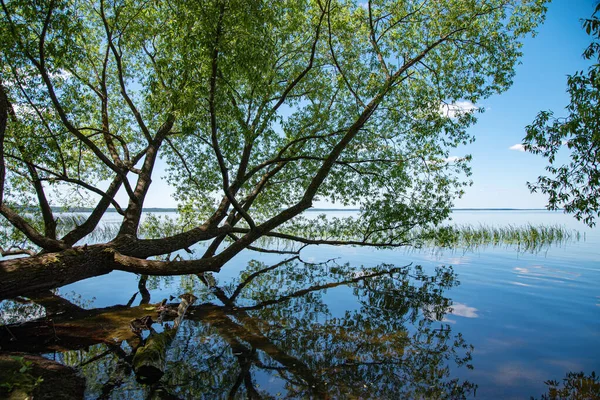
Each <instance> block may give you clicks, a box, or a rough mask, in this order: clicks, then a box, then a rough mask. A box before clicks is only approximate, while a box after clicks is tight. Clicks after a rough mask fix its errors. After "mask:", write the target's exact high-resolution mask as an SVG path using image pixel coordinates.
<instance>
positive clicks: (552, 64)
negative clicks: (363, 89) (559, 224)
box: [456, 0, 596, 208]
mask: <svg viewBox="0 0 600 400" xmlns="http://www.w3.org/2000/svg"><path fill="white" fill-rule="evenodd" d="M595 4H596V1H594V0H556V1H553V2H552V3H551V4H550V5H549V6H548V13H547V15H546V21H545V23H544V24H543V25H542V26H541V27H540V28H539V29H538V35H537V36H536V37H534V38H529V39H527V40H526V41H525V43H524V46H523V49H522V50H523V54H524V55H523V58H522V59H521V64H520V65H519V66H517V68H516V76H515V78H514V81H513V86H512V87H511V88H510V89H509V90H508V91H507V92H504V93H502V94H500V95H497V96H494V97H491V98H489V99H486V100H484V101H482V102H481V104H479V106H482V107H485V108H486V112H485V113H483V114H481V115H480V116H479V121H478V123H477V125H475V126H474V127H473V128H472V129H471V132H472V133H473V134H474V135H475V137H476V141H475V143H474V144H471V145H469V146H466V147H465V148H463V149H458V150H459V151H458V152H457V154H456V155H463V153H461V151H462V152H464V153H470V154H472V155H473V161H472V163H471V166H472V170H473V176H472V180H473V186H472V187H470V188H468V190H467V193H466V195H465V196H464V197H463V198H462V199H459V200H457V202H456V207H460V208H470V207H473V208H485V207H490V208H496V207H511V208H543V207H544V206H545V205H546V203H547V198H546V197H545V196H543V195H541V194H531V193H530V192H529V190H528V189H527V186H526V182H527V181H535V180H536V178H537V177H538V176H539V175H540V174H543V173H544V167H545V166H546V162H545V160H544V159H542V158H541V157H538V156H535V155H532V154H529V153H525V152H522V151H515V150H510V147H511V146H513V145H515V144H518V143H521V140H522V138H523V136H525V126H527V125H529V124H531V122H532V121H533V120H534V118H535V116H536V114H537V113H538V112H539V111H541V110H553V111H554V112H555V115H556V116H564V115H566V113H565V112H564V107H565V106H566V105H567V104H568V103H569V96H568V95H567V93H566V87H567V75H569V74H573V73H574V72H576V71H578V70H583V69H586V68H587V65H588V64H589V62H587V61H586V60H584V59H583V58H582V57H581V54H582V53H583V51H584V50H585V48H586V47H587V46H588V45H589V43H590V37H589V36H588V35H586V33H585V32H584V31H583V29H582V28H581V19H582V18H589V17H590V15H591V14H592V12H593V10H594V7H595Z"/></svg>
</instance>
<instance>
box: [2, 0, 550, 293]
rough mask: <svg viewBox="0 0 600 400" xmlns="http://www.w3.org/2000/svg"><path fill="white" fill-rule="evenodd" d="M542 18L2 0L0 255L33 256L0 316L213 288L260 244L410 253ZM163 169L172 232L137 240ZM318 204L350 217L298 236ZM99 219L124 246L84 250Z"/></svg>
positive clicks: (372, 5)
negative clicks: (195, 276) (124, 274)
mask: <svg viewBox="0 0 600 400" xmlns="http://www.w3.org/2000/svg"><path fill="white" fill-rule="evenodd" d="M544 3H545V1H544V0H528V1H521V0H518V1H517V0H487V1H462V0H461V1H457V0H447V1H368V2H361V3H357V2H352V1H342V0H337V1H333V0H304V1H283V2H277V3H276V4H274V3H272V2H263V1H258V0H254V1H247V0H244V1H241V0H212V1H203V2H196V3H194V2H192V3H190V2H184V1H178V0H173V1H161V0H153V1H147V2H143V3H138V2H132V1H126V0H123V1H105V0H100V1H79V0H49V1H35V2H31V1H19V0H10V1H8V0H0V4H1V5H2V14H1V15H2V16H1V17H0V18H1V23H2V27H3V29H2V31H1V33H0V51H1V54H0V57H1V60H2V64H1V70H0V74H1V76H0V93H1V95H0V96H1V98H0V104H1V106H0V134H1V140H0V143H1V146H2V147H1V148H0V150H1V151H0V154H1V157H2V166H3V168H2V172H1V178H2V179H1V185H0V194H1V195H2V196H1V197H0V198H1V201H2V202H1V206H0V214H1V215H2V216H3V217H4V222H5V228H4V229H2V231H1V234H2V235H3V236H4V237H3V240H2V242H3V243H4V247H6V248H5V249H3V254H4V255H7V254H26V255H29V257H22V258H18V259H10V260H5V261H2V262H1V264H0V265H1V267H0V279H1V280H2V282H3V284H2V288H1V289H0V297H6V296H12V295H15V294H20V293H23V292H24V291H25V290H35V289H47V288H51V287H56V286H60V285H63V284H66V283H69V282H73V281H76V280H79V279H83V278H86V277H90V276H95V275H99V274H104V273H108V272H110V271H112V270H123V271H130V272H135V273H141V274H148V275H174V274H189V273H200V272H203V271H218V270H219V269H220V268H221V267H222V266H223V265H224V264H226V263H227V262H228V261H229V260H231V259H232V258H233V257H234V256H235V255H237V254H239V253H240V252H241V251H243V250H244V249H252V250H263V251H273V250H272V249H264V248H261V247H260V246H261V240H262V239H265V238H266V239H272V238H275V239H278V240H284V241H287V242H290V243H292V244H297V246H295V247H292V248H291V250H289V249H288V250H287V251H292V252H297V251H298V249H299V247H298V246H304V245H309V244H333V245H341V244H352V245H367V246H387V247H390V246H400V245H404V244H406V243H407V242H408V240H409V232H410V230H411V229H412V228H415V227H427V226H430V225H432V224H437V223H439V222H440V221H442V220H443V219H444V218H446V217H447V216H448V214H449V210H450V207H451V205H452V201H453V199H454V198H455V197H456V196H459V195H460V194H461V193H462V190H463V188H464V186H465V185H468V181H467V179H468V178H467V176H468V174H469V168H468V165H467V162H468V159H469V157H468V156H467V157H464V158H461V159H459V160H454V161H450V160H448V157H449V155H450V154H449V152H450V150H451V149H452V148H454V147H455V146H457V145H459V144H466V143H468V142H470V141H471V140H472V137H471V136H470V135H469V134H468V133H467V132H466V129H467V127H469V126H470V125H472V124H473V123H474V122H475V115H474V113H473V112H472V111H468V110H463V109H461V108H460V107H458V106H457V105H456V104H458V102H459V101H469V102H471V103H473V104H475V103H477V102H478V101H479V100H481V99H482V98H485V97H487V96H490V95H491V94H494V93H498V92H501V91H503V90H505V89H506V88H508V87H509V85H510V84H511V78H512V76H513V73H514V68H513V67H514V65H515V63H516V62H517V60H518V57H519V56H520V51H519V49H520V47H521V42H520V40H521V39H522V38H523V37H524V36H525V35H527V34H529V33H530V32H532V31H533V30H534V29H535V27H536V26H537V24H538V23H539V22H540V21H541V19H542V16H543V13H544V11H545V6H544ZM159 156H162V157H164V159H165V160H166V161H167V163H168V165H169V168H168V172H169V180H170V182H171V183H172V184H173V185H174V186H175V187H176V190H177V191H176V197H177V200H178V202H179V204H180V206H179V211H180V219H179V220H178V221H175V222H173V221H171V222H173V223H174V224H172V225H170V226H169V227H170V229H168V230H165V229H157V227H152V226H151V227H150V228H151V229H150V230H146V231H145V232H146V233H144V225H143V223H142V218H141V217H142V208H143V206H144V199H145V198H146V196H147V194H148V192H149V190H150V188H151V182H152V178H153V172H154V169H155V165H156V160H157V158H158V157H159ZM154 178H156V177H155V176H154ZM121 189H122V190H124V191H125V192H126V193H127V196H128V202H127V204H118V202H117V201H116V197H115V196H116V194H117V192H118V191H119V190H121ZM316 200H329V201H334V202H338V203H341V204H344V205H354V206H357V207H360V209H361V212H360V215H359V216H358V217H357V218H349V219H340V220H333V221H326V220H324V219H318V220H310V221H308V220H306V219H303V218H302V213H303V212H304V211H306V210H307V209H309V208H310V207H311V206H312V204H313V202H314V201H316ZM82 205H85V206H91V207H92V212H91V213H90V214H89V215H87V216H86V217H84V218H79V219H71V220H69V219H68V218H67V217H65V216H64V214H57V213H56V210H57V207H58V208H59V209H60V210H62V211H65V212H68V211H72V210H74V209H75V207H77V206H82ZM111 206H112V207H114V209H115V210H116V212H118V213H119V214H121V215H122V216H123V220H122V223H121V224H120V227H119V230H118V232H115V236H114V238H111V240H109V241H106V242H105V243H95V244H92V243H93V242H92V240H91V239H90V238H91V237H92V236H91V235H93V232H94V230H95V229H96V228H97V227H98V226H99V223H100V220H101V218H102V216H103V215H104V214H105V213H106V212H107V210H109V207H111ZM200 242H203V243H206V246H205V248H202V251H203V254H195V255H193V256H191V257H188V258H186V259H184V258H183V256H184V255H185V253H183V250H188V252H190V253H192V250H191V249H190V247H191V246H193V245H195V244H197V243H200ZM82 244H83V245H82ZM195 251H197V252H198V251H199V250H198V248H196V250H195ZM174 253H176V254H177V256H176V257H175V258H172V259H171V257H169V256H166V255H170V254H174ZM186 257H187V256H186Z"/></svg>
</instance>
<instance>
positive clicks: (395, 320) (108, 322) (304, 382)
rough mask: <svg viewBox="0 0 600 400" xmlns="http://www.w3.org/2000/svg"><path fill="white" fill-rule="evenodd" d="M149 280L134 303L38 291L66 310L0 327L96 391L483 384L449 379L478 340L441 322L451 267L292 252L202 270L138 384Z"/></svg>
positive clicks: (381, 392)
mask: <svg viewBox="0 0 600 400" xmlns="http://www.w3.org/2000/svg"><path fill="white" fill-rule="evenodd" d="M146 279H147V278H146V277H142V279H141V280H140V285H139V292H140V293H141V294H142V301H141V305H140V306H137V307H135V306H131V303H132V302H133V301H134V298H132V301H130V304H129V305H127V306H114V307H109V308H105V309H95V310H83V309H78V310H72V309H70V308H69V307H66V306H65V304H63V303H64V302H63V301H61V302H59V301H50V300H49V299H48V296H46V299H45V300H44V298H43V296H40V298H34V299H33V300H34V301H36V303H37V304H42V305H44V304H45V305H46V306H47V307H48V309H47V311H48V313H49V314H51V313H52V308H53V307H58V306H57V304H59V305H60V306H61V307H60V310H61V312H60V313H59V314H56V315H55V316H51V317H46V318H41V319H37V320H33V321H30V322H28V323H25V324H20V325H17V324H13V325H8V326H7V328H8V329H5V331H10V333H11V336H15V337H17V339H18V340H16V341H15V340H12V338H11V337H9V336H8V334H6V333H0V345H1V346H2V349H4V350H17V351H30V352H42V353H46V354H48V353H49V352H54V353H53V354H54V355H55V357H56V358H57V360H59V361H60V362H62V363H64V364H67V365H70V366H74V367H76V368H78V369H80V370H81V373H82V374H83V375H84V376H85V377H86V379H87V384H88V389H87V393H88V395H89V397H91V398H211V399H212V398H252V399H254V398H281V397H283V398H423V397H425V398H464V397H467V396H469V395H470V394H472V393H473V392H474V390H475V385H473V384H471V383H469V382H464V381H459V380H458V379H456V378H453V377H452V371H454V370H455V367H456V366H457V365H458V366H465V367H467V368H471V366H470V364H469V362H470V360H471V350H472V346H470V345H468V344H467V343H466V342H465V341H464V339H463V338H462V336H461V335H460V334H453V333H452V332H451V330H450V327H449V326H448V325H447V324H443V323H441V322H440V321H441V320H442V319H443V316H444V314H445V313H446V312H447V311H448V310H449V308H450V307H451V301H450V300H449V299H448V298H447V297H445V296H444V295H445V292H446V290H447V289H449V288H451V287H452V286H454V285H456V284H457V283H458V282H457V281H456V277H455V275H454V273H453V272H452V270H451V268H446V267H442V268H439V269H437V270H436V271H435V273H434V274H433V275H431V276H428V275H426V274H424V273H423V271H422V270H421V269H420V267H411V266H405V267H395V266H392V265H389V264H382V265H379V266H377V267H373V268H367V269H365V268H362V267H361V268H356V267H352V266H351V265H350V264H345V265H338V264H336V263H335V262H327V263H323V264H307V263H303V262H301V261H300V260H299V259H298V258H297V257H294V258H291V259H288V260H285V261H283V262H280V263H278V264H275V265H270V266H268V265H265V264H262V263H260V262H250V263H249V265H248V267H247V268H246V270H245V271H244V272H243V273H242V274H241V275H240V278H239V279H238V280H237V281H236V282H230V283H228V284H219V283H218V282H217V281H216V279H215V278H214V277H213V276H209V275H204V276H199V277H197V278H194V279H196V283H197V282H198V281H200V282H202V285H203V286H204V287H200V288H199V286H198V285H197V284H193V285H189V286H195V290H194V295H195V296H197V297H198V300H197V301H196V303H195V305H192V306H190V307H189V308H188V310H187V314H186V315H185V322H184V323H183V324H182V325H181V326H180V328H179V330H178V332H177V335H176V337H175V339H174V340H173V342H172V343H170V345H169V352H168V355H167V364H166V368H165V374H164V376H163V377H162V378H161V379H160V381H159V382H157V383H154V384H152V385H142V384H139V383H137V382H136V379H135V376H134V375H135V374H134V373H133V369H132V365H131V362H132V353H133V352H134V351H135V349H136V348H138V346H139V344H140V338H139V337H138V336H136V335H135V334H134V333H133V332H132V331H131V328H130V327H129V326H128V325H129V324H128V322H129V321H131V320H132V318H135V317H139V316H143V315H152V317H153V318H154V319H156V317H157V311H156V310H157V306H150V305H149V304H148V301H149V298H148V296H149V293H148V291H147V290H146V289H145V284H146ZM151 279H152V278H150V279H148V280H149V281H150V280H151ZM188 282H189V281H188ZM50 297H51V296H50ZM63 300H64V299H63ZM156 300H157V299H154V301H156ZM7 304H9V303H5V304H4V306H5V307H8V305H7ZM176 306H177V304H176V303H174V304H167V306H166V308H167V309H169V308H171V309H172V308H175V307H176ZM74 307H76V306H74ZM340 308H341V309H343V310H345V311H342V312H337V311H336V310H338V309H340ZM65 310H66V311H65ZM49 319H51V320H52V327H51V328H52V329H50V328H49V323H48V321H49ZM165 319H169V317H167V318H165ZM171 319H172V318H171ZM44 329H45V330H44ZM154 329H155V330H156V331H157V332H160V331H161V329H162V328H161V326H160V325H159V324H156V323H155V324H154ZM53 336H54V337H53ZM23 338H32V339H31V340H29V341H28V340H26V339H23Z"/></svg>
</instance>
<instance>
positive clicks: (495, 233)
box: [413, 224, 581, 252]
mask: <svg viewBox="0 0 600 400" xmlns="http://www.w3.org/2000/svg"><path fill="white" fill-rule="evenodd" d="M413 235H414V236H415V243H416V246H417V247H431V248H453V249H465V250H474V249H477V248H480V247H485V246H493V247H497V246H516V249H517V251H520V252H538V251H541V250H544V249H546V248H548V247H550V246H561V245H564V244H566V243H569V242H571V241H579V240H581V233H580V232H578V231H575V230H569V229H566V228H565V227H563V226H560V225H533V224H526V225H518V226H517V225H507V226H489V225H484V224H480V225H477V226H476V225H454V226H442V227H438V228H433V229H431V230H428V231H423V230H421V231H418V232H415V233H413Z"/></svg>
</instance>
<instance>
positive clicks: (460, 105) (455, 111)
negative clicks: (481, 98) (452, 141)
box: [440, 100, 479, 118]
mask: <svg viewBox="0 0 600 400" xmlns="http://www.w3.org/2000/svg"><path fill="white" fill-rule="evenodd" d="M478 108H479V107H477V106H476V105H475V104H473V103H471V102H470V101H466V100H465V101H457V102H456V103H452V104H446V103H444V104H442V105H441V106H440V113H442V115H445V116H447V117H450V118H456V117H458V116H460V115H463V114H467V113H471V112H473V111H475V110H477V109H478Z"/></svg>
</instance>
